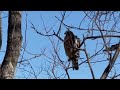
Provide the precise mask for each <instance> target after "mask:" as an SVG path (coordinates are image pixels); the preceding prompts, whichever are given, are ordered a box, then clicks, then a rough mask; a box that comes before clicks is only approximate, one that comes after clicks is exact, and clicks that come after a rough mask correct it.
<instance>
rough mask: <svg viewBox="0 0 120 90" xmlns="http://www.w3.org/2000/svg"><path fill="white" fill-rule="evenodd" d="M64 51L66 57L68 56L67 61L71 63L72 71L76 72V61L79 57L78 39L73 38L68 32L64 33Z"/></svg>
mask: <svg viewBox="0 0 120 90" xmlns="http://www.w3.org/2000/svg"><path fill="white" fill-rule="evenodd" d="M64 49H65V52H66V55H67V56H68V61H72V67H73V70H74V69H75V70H78V69H79V65H78V59H79V57H80V55H79V51H80V39H79V38H78V37H77V36H75V35H74V34H73V32H72V31H70V30H68V31H66V32H65V37H64Z"/></svg>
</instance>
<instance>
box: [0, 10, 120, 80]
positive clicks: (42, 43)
mask: <svg viewBox="0 0 120 90" xmlns="http://www.w3.org/2000/svg"><path fill="white" fill-rule="evenodd" d="M26 13H27V17H26ZM67 15H69V16H68V17H67V18H66V19H65V21H64V23H66V24H67V25H70V26H75V27H79V25H80V22H81V21H82V19H83V17H84V14H83V12H82V11H72V12H71V11H68V12H67ZM5 16H6V17H5ZM7 16H8V12H4V13H2V17H5V18H3V19H2V27H3V29H2V33H3V35H2V36H3V44H2V49H1V52H0V54H1V55H0V58H1V60H0V63H2V60H3V58H4V54H5V52H4V51H5V50H6V44H7V27H8V21H7V20H8V17H7ZM55 16H57V17H58V18H60V19H61V12H60V11H26V12H25V11H23V13H22V36H23V43H24V41H25V31H26V30H27V33H26V37H27V38H26V45H27V46H26V50H27V51H29V52H31V53H33V54H40V53H41V51H42V50H44V49H45V48H46V54H47V56H50V57H51V53H52V50H53V48H52V45H51V43H50V41H49V39H48V37H45V36H41V35H39V34H37V33H36V32H35V31H34V30H33V29H32V28H31V23H30V22H32V23H33V24H34V26H35V28H36V29H37V30H38V31H39V32H41V33H43V34H45V31H44V26H43V22H42V20H41V17H42V18H43V20H44V24H45V26H46V29H47V30H49V29H50V28H51V27H53V28H52V31H53V30H54V31H55V32H57V31H58V28H59V24H60V22H59V21H58V20H57V19H56V18H55ZM26 20H27V28H26ZM29 21H30V22H29ZM88 22H89V20H88V19H85V20H84V21H83V23H82V24H81V28H86V27H88ZM52 31H51V32H50V33H52ZM65 31H66V28H65V27H64V26H62V29H61V34H60V37H61V38H62V39H63V38H64V32H65ZM72 31H73V32H74V34H75V35H77V36H78V37H79V38H80V39H81V41H82V39H83V34H84V35H87V31H84V30H81V31H79V30H75V29H74V30H72ZM94 35H100V33H98V32H94ZM53 39H54V42H55V45H56V43H57V40H58V38H56V37H53ZM117 40H118V39H115V40H114V43H115V42H117ZM97 42H98V44H99V45H98V46H97V47H96V43H97ZM23 43H22V45H23ZM101 43H102V40H101V39H98V40H88V41H86V45H87V51H88V53H89V55H90V56H91V55H93V54H94V53H95V49H96V48H97V50H100V49H101ZM59 46H60V50H59V52H58V53H59V55H60V58H61V59H62V60H63V61H65V62H67V56H66V54H65V51H64V47H63V42H61V41H60V43H59ZM82 48H83V47H82ZM22 54H23V49H22V51H21V55H20V57H19V61H20V60H21V58H22ZM104 54H105V53H104ZM104 54H102V55H98V56H97V57H95V58H93V59H91V61H97V60H106V56H104ZM32 57H33V56H32V55H29V54H28V53H24V56H23V58H25V59H29V58H32ZM80 57H81V58H85V54H84V53H83V52H82V51H81V52H80ZM84 60H85V59H84ZM80 62H81V60H79V63H80ZM30 64H31V65H32V66H33V68H34V70H35V73H36V74H37V73H38V71H40V70H41V67H44V68H45V69H48V70H50V69H49V68H48V67H49V66H50V63H48V62H47V58H46V57H45V56H41V57H38V58H35V59H32V60H31V61H30ZM107 64H108V61H105V62H100V63H94V64H91V65H92V68H93V71H94V74H95V78H96V79H99V78H100V76H101V75H102V73H103V71H104V69H105V68H106V65H107ZM18 65H19V64H18ZM20 68H22V69H20ZM23 68H24V70H23ZM116 70H117V71H118V72H120V70H119V66H117V67H116ZM28 71H32V69H31V68H30V66H28V65H27V64H25V63H24V65H20V66H18V67H17V69H16V75H15V76H16V78H25V77H26V78H31V79H33V78H34V76H32V74H31V75H30V73H29V72H28ZM32 72H33V71H32ZM62 73H64V71H63V69H62V68H61V67H58V68H57V69H56V74H58V76H60V75H61V74H62ZM68 73H69V75H70V78H71V79H91V78H92V76H91V73H90V69H89V67H88V64H87V63H85V64H82V65H80V66H79V70H78V71H75V70H74V71H73V69H69V70H68ZM38 78H39V79H46V78H48V75H47V73H46V72H45V71H42V72H41V73H40V75H39V76H38ZM65 78H67V77H65Z"/></svg>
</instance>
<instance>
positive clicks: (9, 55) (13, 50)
mask: <svg viewBox="0 0 120 90" xmlns="http://www.w3.org/2000/svg"><path fill="white" fill-rule="evenodd" d="M21 13H22V12H20V11H9V17H8V37H7V49H6V53H5V57H4V60H3V62H2V65H1V77H0V78H1V79H13V78H14V73H15V69H16V66H17V62H18V58H19V54H20V48H21V42H22V35H21Z"/></svg>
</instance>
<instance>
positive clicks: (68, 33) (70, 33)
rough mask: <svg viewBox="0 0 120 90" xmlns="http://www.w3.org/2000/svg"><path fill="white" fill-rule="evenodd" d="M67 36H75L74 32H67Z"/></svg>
mask: <svg viewBox="0 0 120 90" xmlns="http://www.w3.org/2000/svg"><path fill="white" fill-rule="evenodd" d="M64 34H65V35H68V36H71V35H72V36H74V34H73V32H72V31H66V32H65V33H64Z"/></svg>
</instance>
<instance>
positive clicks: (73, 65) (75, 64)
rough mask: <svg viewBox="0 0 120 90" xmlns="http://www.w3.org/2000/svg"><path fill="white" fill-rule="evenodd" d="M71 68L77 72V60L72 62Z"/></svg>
mask: <svg viewBox="0 0 120 90" xmlns="http://www.w3.org/2000/svg"><path fill="white" fill-rule="evenodd" d="M72 67H73V70H74V69H75V70H78V69H79V65H78V60H77V59H73V60H72Z"/></svg>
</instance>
